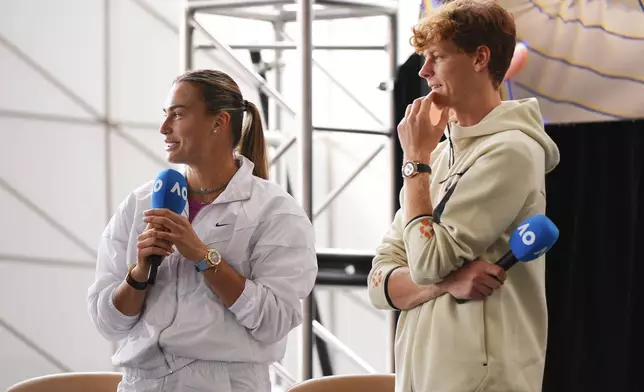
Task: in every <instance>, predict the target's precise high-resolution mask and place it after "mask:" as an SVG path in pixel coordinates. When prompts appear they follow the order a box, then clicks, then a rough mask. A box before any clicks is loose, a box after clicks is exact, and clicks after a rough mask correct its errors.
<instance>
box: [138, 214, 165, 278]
mask: <svg viewBox="0 0 644 392" xmlns="http://www.w3.org/2000/svg"><path fill="white" fill-rule="evenodd" d="M163 230H165V229H164V228H163V227H161V226H156V225H152V224H149V223H148V225H147V227H146V228H145V230H144V231H143V233H141V234H140V235H139V237H138V238H137V242H136V247H137V265H136V267H134V269H133V270H132V278H133V279H134V280H136V281H137V282H145V281H147V280H148V272H149V270H150V264H149V262H148V258H149V257H150V256H152V255H158V256H163V257H165V256H169V255H171V254H172V252H174V250H173V249H172V243H170V242H168V241H166V240H164V239H161V238H158V237H157V236H156V233H157V232H160V231H163Z"/></svg>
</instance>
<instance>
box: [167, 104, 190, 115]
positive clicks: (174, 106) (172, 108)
mask: <svg viewBox="0 0 644 392" xmlns="http://www.w3.org/2000/svg"><path fill="white" fill-rule="evenodd" d="M179 108H183V109H187V107H186V106H185V105H172V106H170V107H169V108H167V109H166V108H163V113H167V112H171V111H173V110H174V109H179Z"/></svg>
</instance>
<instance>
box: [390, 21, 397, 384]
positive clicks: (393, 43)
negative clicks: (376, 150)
mask: <svg viewBox="0 0 644 392" xmlns="http://www.w3.org/2000/svg"><path fill="white" fill-rule="evenodd" d="M388 19H389V26H388V30H389V32H388V33H389V34H388V35H389V37H388V40H389V42H388V45H387V48H388V50H387V54H388V55H389V61H388V62H389V67H388V68H389V78H390V80H391V82H392V84H391V85H392V86H393V82H394V81H395V80H396V74H397V71H398V20H397V15H396V14H392V15H389V17H388ZM389 97H390V98H389V99H390V101H389V123H390V127H391V133H390V137H389V157H390V160H391V163H390V165H391V174H390V176H389V183H390V184H389V186H390V189H391V198H392V199H391V201H390V204H389V205H390V216H391V219H393V217H394V215H395V213H396V209H397V208H398V207H397V200H398V190H397V189H396V183H397V179H398V176H399V175H400V171H399V168H398V167H396V149H397V148H398V145H397V143H396V138H397V137H398V132H397V131H396V128H397V126H398V124H396V102H395V95H394V91H393V88H392V90H391V91H390V94H389ZM387 316H388V317H387V324H388V327H389V328H388V333H387V338H388V339H387V368H388V369H389V372H391V373H395V371H396V367H395V356H394V354H395V353H394V346H395V341H396V313H395V312H393V311H392V312H388V315H387Z"/></svg>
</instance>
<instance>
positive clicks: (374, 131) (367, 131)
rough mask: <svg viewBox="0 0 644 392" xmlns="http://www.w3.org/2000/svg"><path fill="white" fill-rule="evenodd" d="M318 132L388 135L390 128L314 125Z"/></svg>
mask: <svg viewBox="0 0 644 392" xmlns="http://www.w3.org/2000/svg"><path fill="white" fill-rule="evenodd" d="M315 130H316V131H320V132H344V133H361V134H363V135H381V136H389V135H390V134H391V130H390V129H388V128H387V129H352V128H333V127H315Z"/></svg>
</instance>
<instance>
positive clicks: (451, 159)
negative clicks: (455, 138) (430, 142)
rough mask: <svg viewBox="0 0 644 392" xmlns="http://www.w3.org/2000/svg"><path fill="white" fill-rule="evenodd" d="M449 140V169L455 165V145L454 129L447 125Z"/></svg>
mask: <svg viewBox="0 0 644 392" xmlns="http://www.w3.org/2000/svg"><path fill="white" fill-rule="evenodd" d="M447 140H448V141H449V168H450V169H451V168H452V165H453V164H454V144H453V143H452V128H451V127H450V126H449V123H447Z"/></svg>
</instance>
